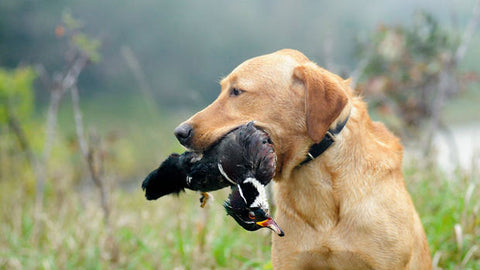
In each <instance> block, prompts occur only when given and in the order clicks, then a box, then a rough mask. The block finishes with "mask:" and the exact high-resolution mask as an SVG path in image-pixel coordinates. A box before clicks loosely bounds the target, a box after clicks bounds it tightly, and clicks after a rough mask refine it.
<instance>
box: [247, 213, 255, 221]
mask: <svg viewBox="0 0 480 270" xmlns="http://www.w3.org/2000/svg"><path fill="white" fill-rule="evenodd" d="M248 218H250V219H255V213H253V212H252V211H250V212H248Z"/></svg>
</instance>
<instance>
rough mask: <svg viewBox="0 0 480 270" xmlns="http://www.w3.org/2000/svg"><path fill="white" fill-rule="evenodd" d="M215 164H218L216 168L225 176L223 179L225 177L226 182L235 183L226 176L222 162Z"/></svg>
mask: <svg viewBox="0 0 480 270" xmlns="http://www.w3.org/2000/svg"><path fill="white" fill-rule="evenodd" d="M217 165H218V170H219V171H220V173H221V174H222V175H223V177H225V179H227V180H228V182H230V183H232V184H234V185H236V184H237V183H235V182H234V181H233V180H232V179H230V177H228V175H227V173H225V171H224V170H223V167H222V164H220V163H218V164H217Z"/></svg>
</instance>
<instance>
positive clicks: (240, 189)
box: [237, 185, 247, 204]
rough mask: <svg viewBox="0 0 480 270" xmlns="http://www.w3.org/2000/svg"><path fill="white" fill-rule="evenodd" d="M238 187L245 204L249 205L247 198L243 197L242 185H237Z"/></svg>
mask: <svg viewBox="0 0 480 270" xmlns="http://www.w3.org/2000/svg"><path fill="white" fill-rule="evenodd" d="M237 187H238V192H239V193H240V196H241V197H242V199H243V201H244V202H245V204H247V200H246V199H245V197H244V196H243V192H242V188H240V185H237Z"/></svg>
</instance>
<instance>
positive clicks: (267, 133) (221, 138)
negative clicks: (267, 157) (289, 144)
mask: <svg viewBox="0 0 480 270" xmlns="http://www.w3.org/2000/svg"><path fill="white" fill-rule="evenodd" d="M245 125H253V126H254V127H255V128H256V129H257V130H259V131H261V132H263V133H264V134H265V135H266V137H267V140H268V143H269V144H271V145H272V146H273V147H274V143H273V141H272V137H271V136H270V133H269V132H268V131H267V130H266V129H265V128H264V127H262V126H261V125H258V124H257V121H250V122H247V123H245V124H241V125H238V126H235V127H234V128H232V129H230V130H228V131H227V132H225V133H224V134H223V135H221V136H220V137H219V138H218V139H216V140H215V141H214V142H213V143H212V144H210V145H209V146H208V147H206V148H205V149H203V150H202V149H200V150H194V149H187V150H188V151H193V152H195V153H197V154H199V155H201V154H203V153H205V152H208V151H209V150H211V149H212V148H214V147H215V146H217V145H218V144H219V143H220V142H221V141H222V140H223V139H225V137H227V136H228V135H229V134H230V133H232V132H235V131H236V130H238V129H239V128H241V127H242V126H245Z"/></svg>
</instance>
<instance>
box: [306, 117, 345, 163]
mask: <svg viewBox="0 0 480 270" xmlns="http://www.w3.org/2000/svg"><path fill="white" fill-rule="evenodd" d="M348 118H350V115H349V116H347V118H345V120H344V121H343V122H341V123H339V124H338V125H337V126H336V127H335V128H334V129H329V130H327V133H326V134H325V136H324V137H323V139H322V140H321V141H320V142H319V143H316V144H314V145H312V146H311V147H310V149H309V150H308V153H307V157H306V158H305V159H304V160H303V161H302V162H301V163H300V164H299V166H302V165H304V164H306V163H308V162H310V161H312V160H314V159H315V158H317V157H318V156H320V155H321V154H322V153H323V152H325V151H326V150H327V149H328V148H329V147H330V145H332V144H333V143H334V142H335V135H337V134H338V133H340V132H341V131H342V129H343V128H344V127H345V125H346V124H347V121H348Z"/></svg>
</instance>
